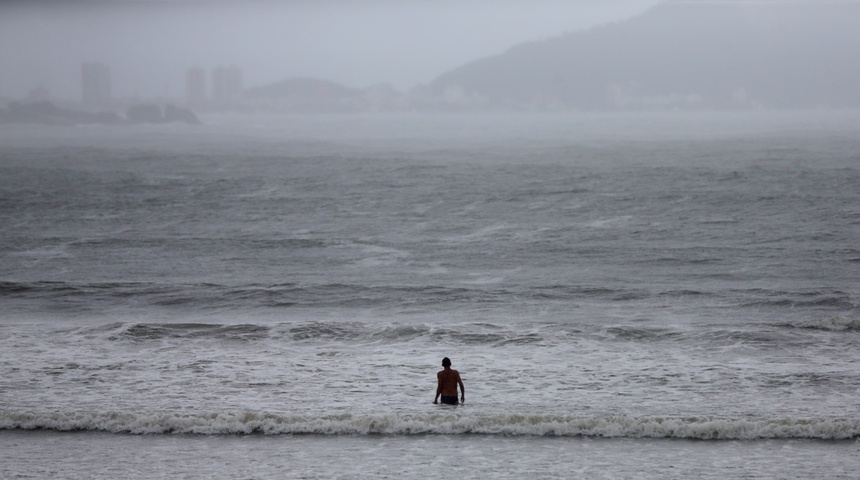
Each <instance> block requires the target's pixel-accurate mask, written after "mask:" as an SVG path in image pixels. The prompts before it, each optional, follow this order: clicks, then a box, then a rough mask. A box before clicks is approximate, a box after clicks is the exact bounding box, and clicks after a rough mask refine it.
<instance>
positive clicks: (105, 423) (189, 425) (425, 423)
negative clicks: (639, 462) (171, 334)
mask: <svg viewBox="0 0 860 480" xmlns="http://www.w3.org/2000/svg"><path fill="white" fill-rule="evenodd" d="M0 429H5V430H56V431H104V432H110V433H131V434H198V435H233V434H252V433H260V434H267V435H280V434H322V435H374V434H382V435H418V434H444V435H456V434H482V435H505V436H582V437H602V438H677V439H699V440H753V439H822V440H845V439H853V438H858V437H860V420H857V419H849V418H827V419H814V418H811V419H789V418H783V419H779V418H772V419H728V418H667V417H641V418H636V417H625V416H606V417H587V416H582V417H580V416H552V415H510V414H496V415H469V414H461V413H456V412H452V413H446V414H437V415H402V414H380V415H350V414H344V415H332V416H290V415H278V414H270V413H236V412H221V413H218V412H213V413H128V412H107V413H92V412H61V413H45V414H33V413H13V412H4V413H2V416H0Z"/></svg>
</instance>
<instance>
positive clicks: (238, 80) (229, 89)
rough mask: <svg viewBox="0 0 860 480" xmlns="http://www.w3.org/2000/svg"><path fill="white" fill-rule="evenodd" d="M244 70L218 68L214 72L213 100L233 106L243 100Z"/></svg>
mask: <svg viewBox="0 0 860 480" xmlns="http://www.w3.org/2000/svg"><path fill="white" fill-rule="evenodd" d="M242 89H243V87H242V70H240V69H239V68H238V67H216V68H215V69H214V70H213V71H212V100H213V101H214V102H216V103H218V104H222V105H223V104H231V103H235V102H237V101H239V100H241V99H242Z"/></svg>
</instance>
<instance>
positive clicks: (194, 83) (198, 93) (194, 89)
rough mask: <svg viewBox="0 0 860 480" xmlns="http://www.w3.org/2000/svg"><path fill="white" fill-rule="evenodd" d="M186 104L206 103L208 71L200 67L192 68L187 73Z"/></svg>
mask: <svg viewBox="0 0 860 480" xmlns="http://www.w3.org/2000/svg"><path fill="white" fill-rule="evenodd" d="M185 103H187V104H188V105H202V104H204V103H206V71H205V70H203V69H202V68H200V67H192V68H189V69H188V71H186V72H185Z"/></svg>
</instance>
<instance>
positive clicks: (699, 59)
mask: <svg viewBox="0 0 860 480" xmlns="http://www.w3.org/2000/svg"><path fill="white" fill-rule="evenodd" d="M856 25H860V3H857V2H824V3H815V4H805V3H791V4H785V3H779V4H760V3H755V4H749V3H744V4H739V3H725V2H721V3H690V2H666V3H663V4H660V5H657V6H655V7H654V8H652V9H650V10H648V11H646V12H645V13H643V14H641V15H638V16H636V17H633V18H631V19H628V20H626V21H619V22H614V23H611V24H607V25H603V26H600V27H593V28H591V29H589V30H585V31H579V32H572V33H568V34H564V35H561V36H558V37H554V38H551V39H547V40H542V41H535V42H528V43H523V44H519V45H515V46H513V47H511V48H510V49H508V50H507V51H506V52H504V53H502V54H500V55H496V56H492V57H486V58H483V59H478V60H475V61H473V62H470V63H468V64H465V65H463V66H461V67H458V68H455V69H453V70H451V71H448V72H446V73H444V74H442V75H440V76H439V77H437V78H436V79H435V80H433V81H432V82H431V83H430V88H431V89H432V90H433V91H434V92H435V93H436V94H437V95H445V96H448V97H450V98H454V99H459V101H461V102H462V103H463V104H464V105H466V104H473V105H483V106H496V107H499V106H502V107H522V106H533V107H535V106H536V107H557V108H574V109H619V108H677V107H684V108H750V107H765V108H809V107H822V106H824V107H841V106H845V107H860V62H857V60H856V59H858V58H860V35H858V34H857V33H855V31H856V30H857V28H856Z"/></svg>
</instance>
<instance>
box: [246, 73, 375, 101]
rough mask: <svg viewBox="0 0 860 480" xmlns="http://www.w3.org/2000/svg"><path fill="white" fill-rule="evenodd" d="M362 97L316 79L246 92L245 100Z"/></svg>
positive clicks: (349, 89) (359, 92) (286, 82)
mask: <svg viewBox="0 0 860 480" xmlns="http://www.w3.org/2000/svg"><path fill="white" fill-rule="evenodd" d="M361 95H362V92H361V91H360V90H356V89H354V88H349V87H345V86H343V85H340V84H338V83H334V82H329V81H327V80H319V79H314V78H290V79H287V80H283V81H280V82H277V83H272V84H269V85H263V86H260V87H254V88H248V89H246V90H245V98H251V99H303V100H331V99H338V98H356V97H360V96H361Z"/></svg>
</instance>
